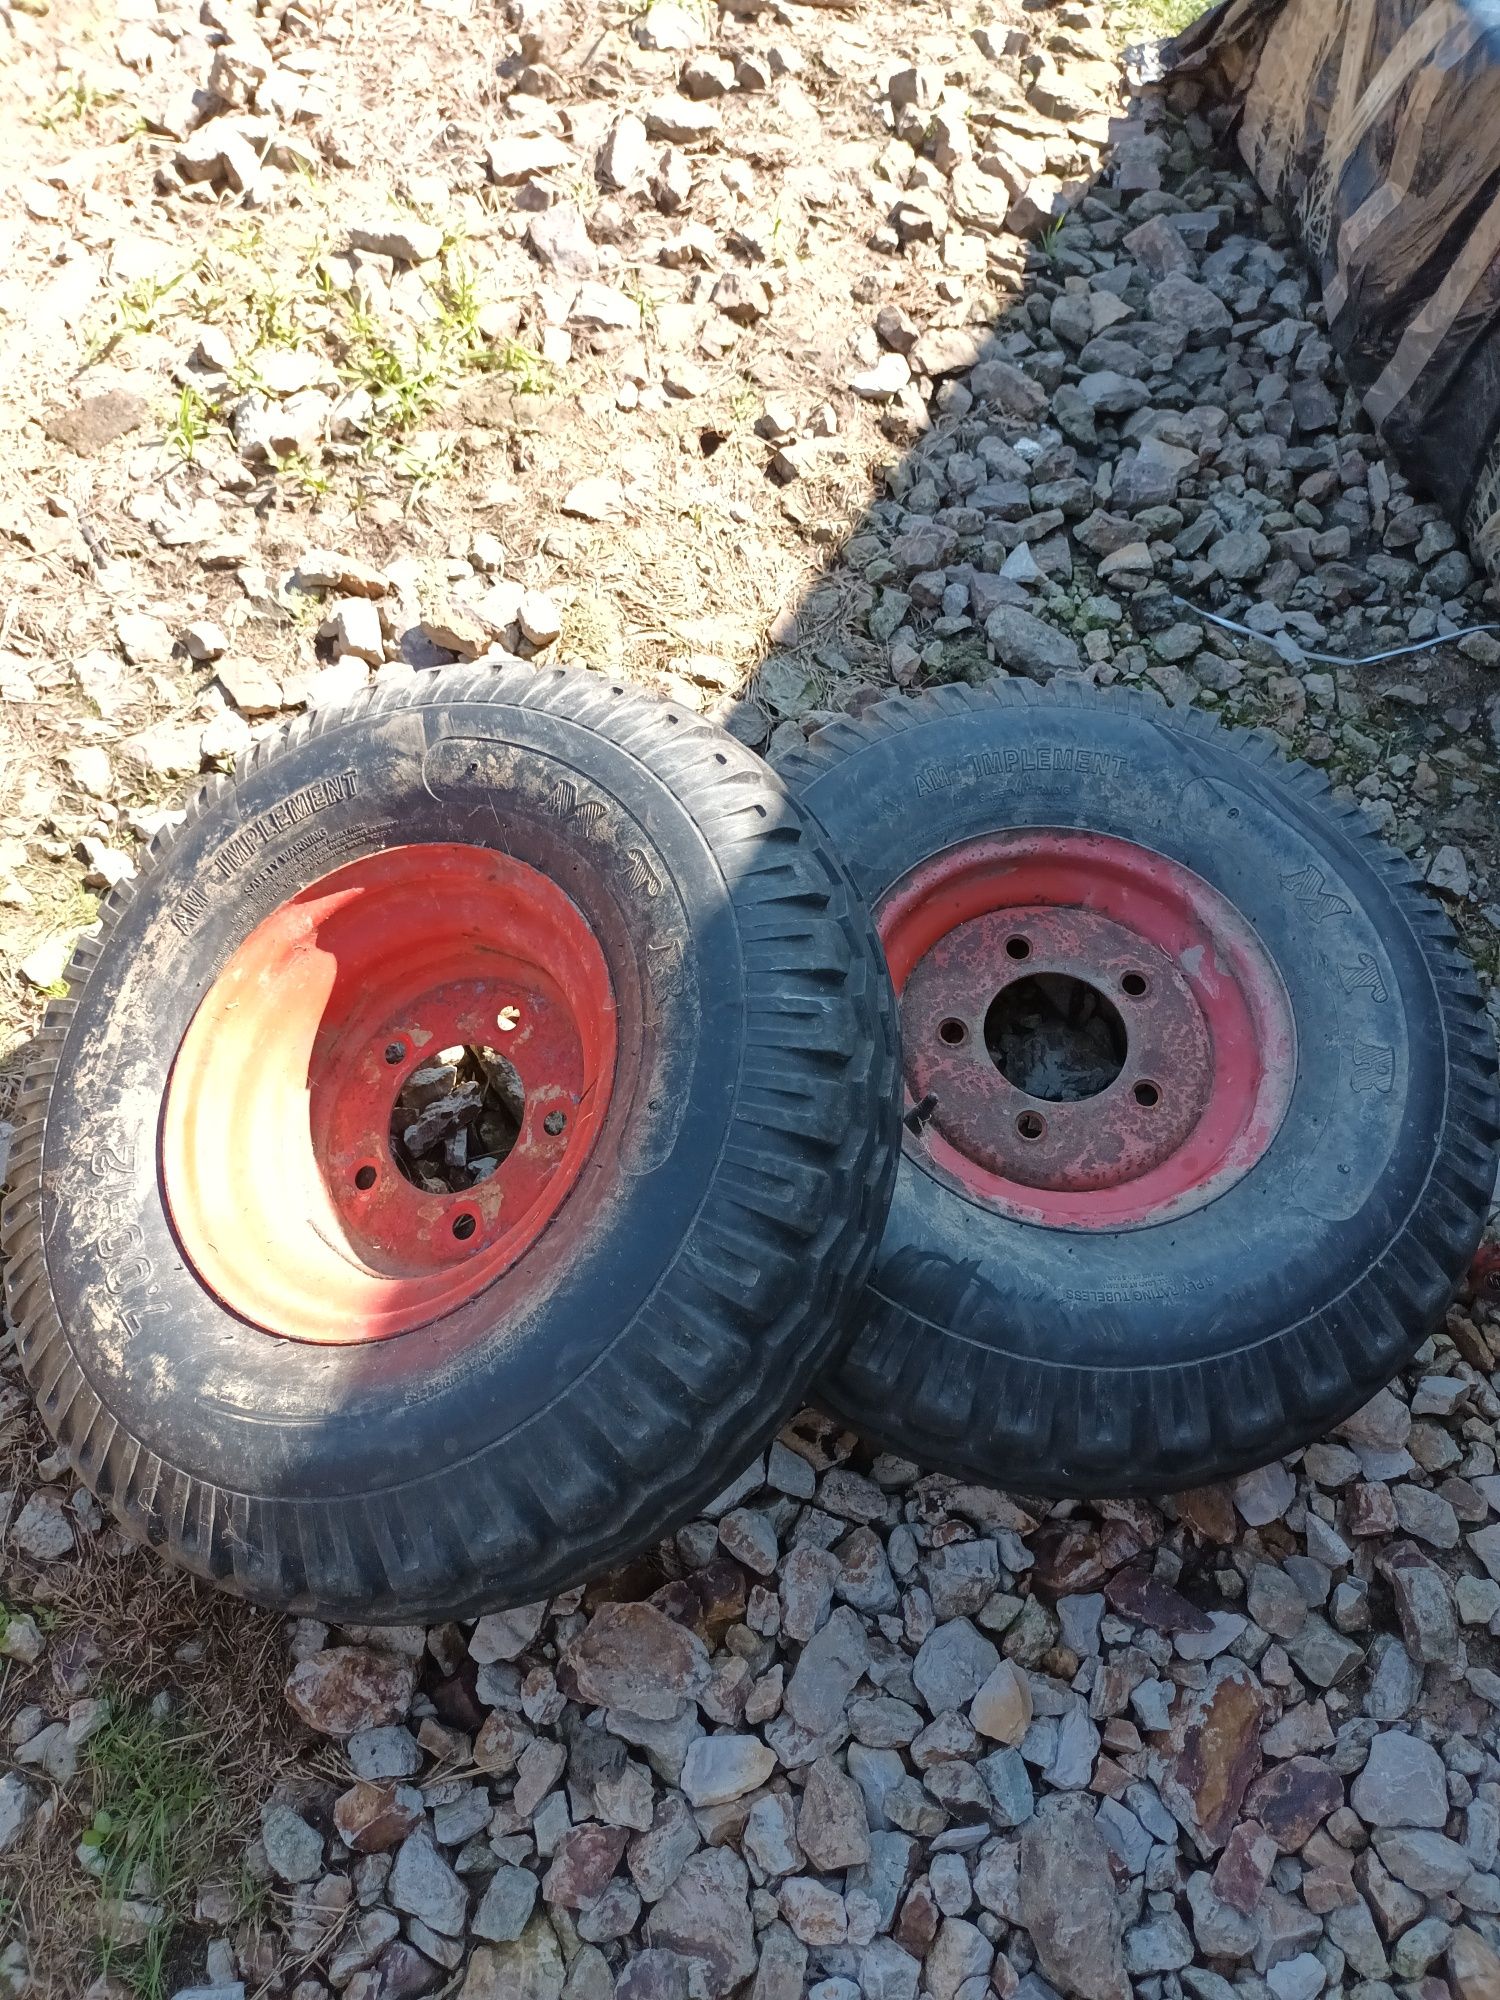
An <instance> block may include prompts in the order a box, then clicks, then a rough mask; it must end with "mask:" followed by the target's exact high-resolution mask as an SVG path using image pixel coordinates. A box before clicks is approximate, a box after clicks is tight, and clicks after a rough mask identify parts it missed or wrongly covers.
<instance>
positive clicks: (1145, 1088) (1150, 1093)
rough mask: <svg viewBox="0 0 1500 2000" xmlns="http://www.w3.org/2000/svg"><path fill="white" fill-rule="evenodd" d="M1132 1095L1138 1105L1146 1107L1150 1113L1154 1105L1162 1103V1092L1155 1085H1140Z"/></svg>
mask: <svg viewBox="0 0 1500 2000" xmlns="http://www.w3.org/2000/svg"><path fill="white" fill-rule="evenodd" d="M1131 1095H1132V1096H1133V1097H1134V1099H1135V1101H1136V1103H1137V1104H1141V1105H1144V1106H1145V1108H1146V1109H1147V1110H1148V1111H1149V1110H1150V1109H1151V1107H1152V1105H1153V1104H1160V1103H1161V1092H1160V1091H1159V1090H1158V1089H1157V1087H1156V1085H1155V1084H1154V1083H1138V1084H1137V1085H1136V1087H1135V1089H1134V1090H1133V1091H1132V1092H1131Z"/></svg>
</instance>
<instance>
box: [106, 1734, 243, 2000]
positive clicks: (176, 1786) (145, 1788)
mask: <svg viewBox="0 0 1500 2000" xmlns="http://www.w3.org/2000/svg"><path fill="white" fill-rule="evenodd" d="M208 1740H209V1739H208V1731H207V1730H206V1729H200V1730H196V1731H193V1730H189V1729H187V1728H186V1727H185V1726H184V1725H183V1723H182V1722H181V1721H180V1720H177V1719H175V1718H173V1717H172V1716H171V1715H170V1714H169V1715H162V1714H160V1713H159V1712H158V1711H157V1708H156V1706H155V1704H150V1705H148V1704H145V1703H142V1702H140V1701H123V1702H120V1703H119V1704H118V1705H117V1706H116V1707H115V1708H114V1710H113V1712H112V1713H111V1715H110V1717H109V1719H108V1721H107V1722H105V1724H104V1725H103V1727H102V1728H101V1729H99V1730H98V1731H97V1732H96V1734H95V1735H93V1736H92V1737H91V1738H90V1739H89V1741H88V1743H87V1744H86V1746H85V1749H84V1760H83V1761H84V1768H85V1771H86V1773H87V1776H88V1779H89V1782H90V1784H91V1786H92V1793H93V1807H94V1816H93V1818H92V1820H91V1821H90V1822H89V1825H88V1826H87V1827H86V1828H85V1830H84V1833H83V1837H82V1840H81V1841H80V1843H79V1847H80V1854H79V1858H80V1860H81V1861H82V1862H83V1865H84V1866H85V1867H86V1868H87V1870H88V1872H89V1873H90V1874H91V1875H93V1876H94V1877H95V1878H96V1879H97V1881H98V1883H99V1885H100V1891H101V1895H102V1897H103V1898H104V1900H105V1901H106V1902H107V1903H114V1902H116V1901H122V1902H123V1901H130V1900H139V1901H144V1902H147V1903H151V1904H155V1905H156V1906H158V1907H159V1908H160V1910H161V1921H160V1922H159V1923H155V1924H153V1925H152V1926H151V1927H150V1929H149V1931H148V1932H147V1936H146V1942H145V1943H144V1944H142V1945H138V1946H125V1945H122V1944H119V1943H116V1942H115V1941H114V1940H113V1939H111V1938H110V1937H109V1936H108V1934H107V1932H105V1933H104V1934H102V1935H101V1938H100V1943H99V1969H100V1970H101V1971H102V1972H109V1971H111V1970H114V1969H117V1968H118V1969H120V1970H123V1971H124V1972H125V1973H126V1974H127V1975H128V1976H129V1977H130V1979H131V1981H132V1983H133V1984H134V1985H135V1987H136V1989H137V1991H138V1992H139V1993H140V1994H141V1996H142V2000H161V1996H162V1995H163V1994H164V1992H165V1983H166V1982H165V1974H166V1962H167V1953H168V1950H169V1947H170V1945H171V1942H172V1936H173V1932H174V1931H175V1929H176V1927H177V1925H178V1924H179V1923H180V1922H181V1921H182V1920H183V1919H184V1917H186V1916H187V1915H189V1914H190V1912H191V1906H192V1899H193V1895H194V1890H195V1884H196V1879H197V1867H198V1864H199V1863H200V1862H201V1859H202V1855H203V1853H204V1851H205V1850H206V1849H208V1848H210V1847H211V1846H212V1845H213V1843H214V1842H215V1840H216V1839H217V1837H218V1835H219V1834H220V1833H221V1831H222V1824H223V1794H222V1790H221V1787H220V1786H219V1784H218V1781H217V1779H216V1778H215V1775H214V1772H213V1770H212V1769H211V1767H210V1765H209V1764H208V1762H207V1761H206V1758H205V1755H204V1751H205V1746H206V1745H207V1743H208Z"/></svg>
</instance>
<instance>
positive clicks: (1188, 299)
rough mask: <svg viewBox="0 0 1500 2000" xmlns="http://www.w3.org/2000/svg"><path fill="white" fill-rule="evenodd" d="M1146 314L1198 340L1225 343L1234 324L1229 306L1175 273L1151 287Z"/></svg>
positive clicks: (1186, 277)
mask: <svg viewBox="0 0 1500 2000" xmlns="http://www.w3.org/2000/svg"><path fill="white" fill-rule="evenodd" d="M1146 311H1147V312H1148V313H1149V314H1150V316H1151V318H1152V319H1154V320H1159V321H1161V322H1162V323H1164V324H1166V325H1177V326H1185V327H1186V328H1187V330H1188V332H1189V334H1191V335H1195V336H1196V337H1197V338H1198V339H1199V340H1202V341H1210V340H1222V339H1223V337H1224V335H1225V334H1226V333H1228V331H1229V329H1230V327H1231V326H1233V324H1234V320H1233V317H1232V315H1231V313H1230V311H1229V308H1228V306H1226V305H1225V303H1224V301H1223V300H1222V299H1221V298H1219V297H1218V296H1217V295H1216V294H1215V293H1213V292H1211V291H1210V290H1209V289H1208V286H1207V285H1200V284H1198V283H1197V282H1196V280H1195V279H1192V278H1189V277H1188V276H1187V275H1186V274H1185V273H1184V272H1182V271H1173V272H1171V273H1169V275H1168V276H1167V277H1165V278H1163V279H1161V280H1160V281H1159V283H1157V284H1155V285H1153V286H1152V287H1151V295H1150V297H1149V298H1148V299H1147V301H1146Z"/></svg>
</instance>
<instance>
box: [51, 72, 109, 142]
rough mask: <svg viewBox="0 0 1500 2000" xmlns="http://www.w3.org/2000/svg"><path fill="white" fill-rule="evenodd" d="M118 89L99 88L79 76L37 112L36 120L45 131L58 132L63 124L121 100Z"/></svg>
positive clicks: (68, 123)
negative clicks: (44, 107)
mask: <svg viewBox="0 0 1500 2000" xmlns="http://www.w3.org/2000/svg"><path fill="white" fill-rule="evenodd" d="M119 97H120V93H119V91H117V90H97V89H95V87H94V85H93V84H91V83H85V82H84V81H83V79H82V78H81V77H80V78H77V79H75V80H74V81H73V82H72V83H70V84H67V85H65V86H64V88H63V89H61V90H60V91H59V92H58V93H57V95H56V97H54V98H53V100H52V102H51V103H50V104H49V105H48V106H47V108H46V110H45V111H39V112H38V113H37V114H36V122H37V124H38V125H40V126H41V127H42V129H43V131H44V132H56V131H57V130H58V129H59V127H61V126H63V125H70V124H73V123H74V122H76V121H78V120H81V119H84V118H87V117H88V116H89V114H90V113H91V112H94V111H102V110H103V109H104V107H105V106H106V105H108V104H116V103H118V102H119Z"/></svg>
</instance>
